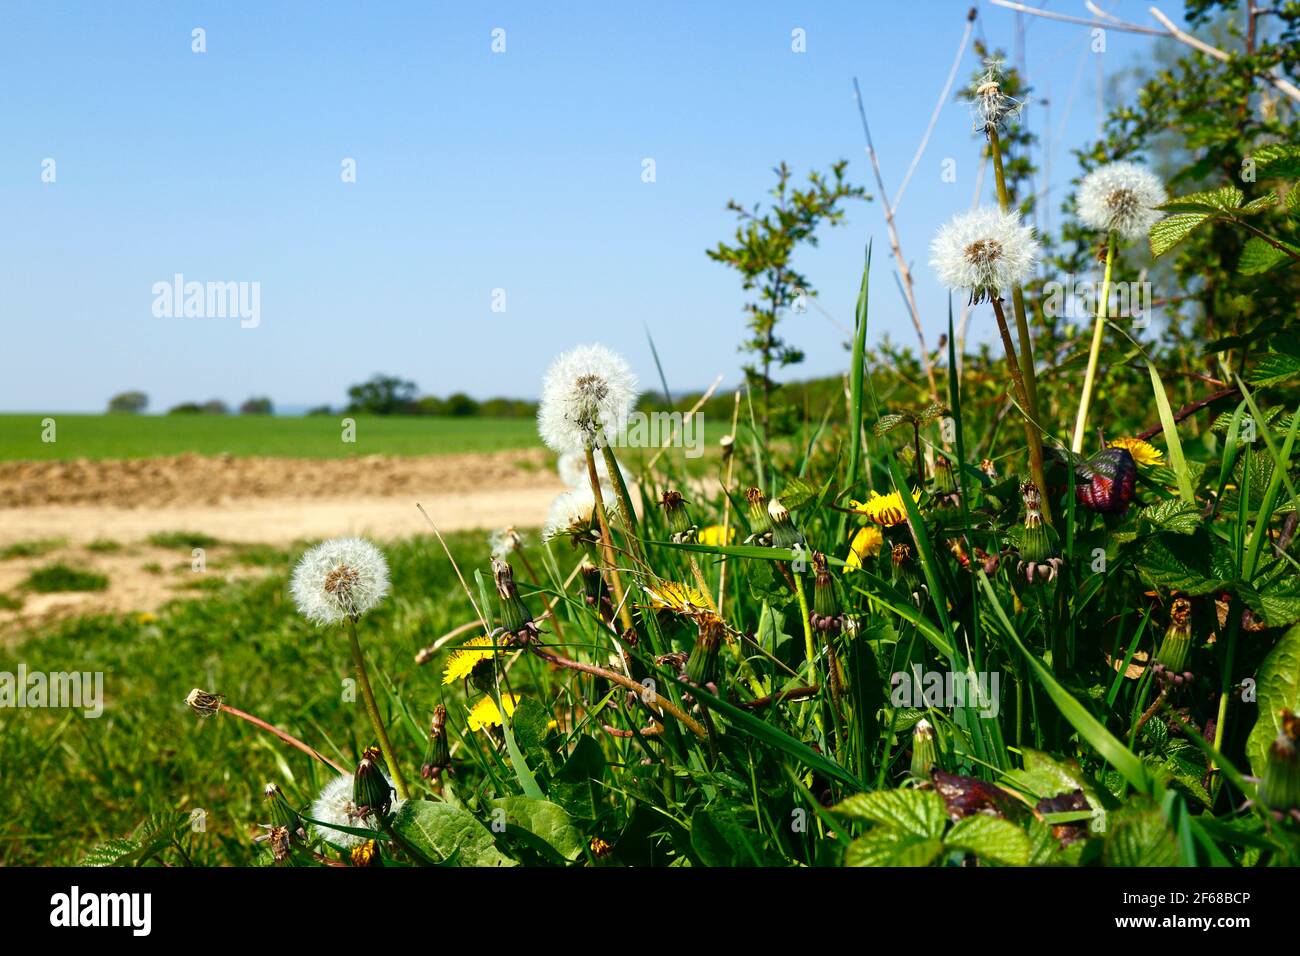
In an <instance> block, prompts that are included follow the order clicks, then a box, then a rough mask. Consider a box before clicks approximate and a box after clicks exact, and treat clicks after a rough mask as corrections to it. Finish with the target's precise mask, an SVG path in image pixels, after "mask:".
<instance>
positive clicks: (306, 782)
mask: <svg viewBox="0 0 1300 956" xmlns="http://www.w3.org/2000/svg"><path fill="white" fill-rule="evenodd" d="M449 538H450V542H451V544H452V547H453V548H454V549H455V550H456V552H457V553H458V554H459V555H462V556H464V557H465V558H466V559H467V560H469V561H471V562H476V563H478V564H479V565H481V564H482V563H483V562H484V561H485V560H486V545H485V544H484V541H483V536H482V535H462V536H457V535H452V536H449ZM385 551H386V553H387V555H388V558H389V560H390V563H391V565H392V572H393V586H394V588H395V591H394V593H395V594H400V595H401V598H400V600H389V601H386V602H385V603H384V605H383V606H382V607H381V608H380V609H379V610H377V611H376V612H374V613H373V614H372V615H370V616H368V617H367V618H366V619H365V621H364V622H363V625H362V641H363V643H364V645H365V647H366V651H367V654H368V655H369V657H370V660H371V663H372V679H373V680H374V681H375V683H376V692H377V693H379V694H380V695H381V699H382V698H384V697H386V695H385V693H384V690H383V688H384V686H386V685H387V684H388V683H389V682H390V681H396V682H397V683H396V685H395V686H396V689H397V691H398V693H399V695H400V698H401V700H402V702H403V704H404V705H405V706H407V707H409V708H410V711H411V713H412V714H413V715H416V716H417V717H418V719H419V720H420V721H424V720H425V719H427V712H428V710H429V708H431V707H432V705H433V704H434V703H435V702H436V701H438V700H442V699H447V700H448V703H449V706H450V704H451V699H452V697H453V696H456V695H458V693H459V692H458V691H457V690H456V689H454V688H446V689H444V688H443V687H442V685H441V681H440V679H441V672H440V671H439V670H438V669H437V668H438V666H439V664H438V663H434V664H429V665H426V666H424V667H420V668H417V667H415V666H414V665H413V664H412V663H411V662H412V659H413V655H414V654H415V652H416V651H417V650H418V649H420V648H421V647H424V646H426V645H428V644H430V643H432V642H433V641H434V640H436V639H437V638H438V637H439V636H440V635H442V634H443V633H445V632H446V631H448V630H450V629H451V628H452V627H454V626H455V625H457V624H460V623H463V622H464V621H465V620H468V617H469V614H470V611H469V604H468V601H466V599H465V597H464V594H463V592H461V590H460V587H459V585H458V584H457V583H456V579H455V575H454V573H453V572H452V570H451V567H450V566H449V565H448V563H447V560H446V558H445V557H444V556H443V554H442V550H441V549H440V548H439V547H438V545H437V543H436V542H435V541H433V540H432V539H416V540H412V541H408V542H404V543H402V544H399V545H395V546H391V547H387V548H386V549H385ZM264 556H266V555H264ZM297 556H298V555H297V552H294V553H292V554H290V553H287V552H286V553H284V554H283V556H282V560H281V561H280V563H279V564H278V566H277V567H275V568H274V569H273V572H272V574H271V575H270V576H268V577H267V578H265V579H261V580H258V581H254V582H237V583H232V584H229V585H228V586H226V587H224V588H222V589H220V590H219V591H216V592H213V593H211V594H205V595H204V596H202V597H200V598H198V599H195V600H190V599H188V598H185V599H180V598H178V600H177V601H176V602H174V603H172V604H170V605H168V606H166V607H164V608H163V609H161V610H160V611H159V612H158V613H157V615H156V618H155V617H151V616H138V615H122V616H96V617H86V618H80V619H77V620H73V621H69V622H66V623H64V624H62V625H60V626H58V627H57V628H55V629H53V630H51V631H48V632H46V633H43V634H40V635H39V636H35V637H33V638H31V639H30V640H29V641H28V642H27V643H25V644H23V645H21V646H18V647H15V646H13V645H8V646H4V647H0V671H8V672H11V673H12V672H14V671H15V670H16V668H17V665H18V662H19V661H21V662H23V663H25V664H26V666H27V670H28V672H33V671H62V670H69V669H76V670H79V671H92V672H93V671H102V672H104V698H105V707H104V712H103V715H102V716H101V717H99V718H97V719H86V718H84V717H82V716H81V715H80V713H74V712H71V711H68V710H53V709H45V710H13V711H8V712H6V716H5V718H4V722H5V731H4V733H3V735H0V737H2V738H3V756H4V762H5V766H9V767H28V768H33V772H30V773H27V772H24V773H14V774H5V785H4V786H3V787H0V865H18V864H56V863H66V864H72V863H76V862H78V861H80V859H81V856H82V854H83V853H84V852H85V851H86V849H87V848H88V847H89V846H91V845H92V844H94V843H96V842H98V841H101V840H106V839H109V838H111V837H117V836H122V835H125V834H127V833H129V832H130V831H131V830H132V829H133V828H134V827H135V825H136V824H137V823H139V822H140V820H141V819H143V818H144V817H146V816H148V815H150V814H152V813H160V812H164V811H181V812H183V813H186V814H188V813H189V812H190V811H191V810H193V809H195V808H203V809H205V810H206V811H207V831H206V833H204V834H201V835H196V837H195V843H194V846H193V847H192V848H191V855H192V858H193V859H194V861H195V862H197V863H207V864H218V863H220V864H239V863H251V862H253V861H254V859H255V857H256V855H257V852H258V851H257V849H256V847H255V846H254V845H253V844H252V842H251V840H250V836H249V835H250V832H251V830H252V829H253V828H254V827H255V825H256V823H257V822H260V821H261V820H262V817H263V816H265V806H264V803H265V799H264V797H263V796H262V788H263V786H264V785H265V784H266V783H267V782H268V781H272V780H274V781H276V782H277V783H279V784H280V786H281V787H283V788H284V789H285V792H286V793H287V794H289V795H290V797H291V798H292V799H294V800H295V801H306V800H307V799H310V798H311V796H312V794H313V793H314V792H315V791H316V790H318V789H319V787H320V786H321V785H323V784H324V783H325V782H326V780H327V779H328V778H329V773H328V771H325V773H322V772H321V770H322V768H321V767H320V766H319V765H317V764H314V762H313V761H311V760H308V759H307V758H305V757H303V755H302V754H300V753H299V752H297V751H295V750H291V749H288V748H285V747H282V746H280V745H279V744H278V743H276V742H275V741H274V740H273V738H270V737H268V736H267V735H265V734H261V733H259V732H257V731H255V730H254V729H253V728H251V727H250V726H248V725H247V724H244V723H242V722H240V721H238V720H235V719H234V718H231V717H229V716H226V715H219V716H218V717H216V718H214V719H212V720H209V721H200V720H198V719H197V718H196V717H194V715H193V714H191V713H190V712H189V710H188V709H187V708H186V706H185V703H184V701H185V696H186V695H187V694H188V693H189V691H190V689H191V688H193V687H195V686H199V687H203V688H204V689H205V690H211V691H215V692H218V693H222V694H225V695H226V700H227V702H228V703H230V704H232V705H234V706H237V707H240V708H242V709H244V710H247V711H250V712H252V713H254V714H256V715H258V716H259V717H262V718H263V719H266V720H269V721H271V722H273V723H276V724H279V725H281V726H283V727H284V729H286V730H287V731H289V732H290V733H292V734H294V735H296V736H298V737H300V738H301V739H303V740H306V741H308V742H310V743H311V744H312V745H313V746H315V747H317V748H318V749H320V750H321V751H322V752H323V753H325V754H327V755H329V756H331V757H334V758H336V759H339V760H340V761H341V762H343V763H345V764H346V763H348V762H349V761H350V760H351V759H352V756H351V755H353V754H355V753H357V752H359V751H360V749H361V748H364V747H365V746H366V745H368V744H369V743H371V739H370V734H371V732H370V730H369V725H368V723H367V721H366V716H365V711H364V709H363V707H362V706H361V704H360V702H357V703H341V688H342V684H341V682H342V680H343V678H344V677H346V676H348V673H349V669H348V666H349V665H348V651H347V643H346V641H345V640H344V639H343V637H342V635H341V634H339V633H338V632H337V631H335V630H321V629H316V628H313V627H311V626H310V625H308V624H307V623H305V622H304V621H303V620H302V619H301V618H300V617H299V616H298V615H297V613H296V612H295V610H294V608H293V604H292V602H291V601H290V600H289V597H288V594H287V591H286V583H287V576H288V573H289V571H290V569H291V568H292V562H293V561H294V560H295V559H296V558H297ZM534 560H535V558H534ZM381 675H382V676H381ZM426 729H427V727H419V726H417V725H416V724H415V723H414V722H410V723H402V722H400V721H399V722H398V723H397V726H396V727H395V728H394V733H393V737H394V743H395V745H396V746H397V747H399V748H400V752H401V754H402V756H403V757H404V758H405V759H406V760H407V761H408V762H409V763H413V764H415V765H417V766H418V762H419V759H420V754H421V753H422V751H423V740H422V738H423V734H424V731H425V730H426ZM36 768H39V769H38V770H37V769H36ZM37 836H39V838H34V837H37Z"/></svg>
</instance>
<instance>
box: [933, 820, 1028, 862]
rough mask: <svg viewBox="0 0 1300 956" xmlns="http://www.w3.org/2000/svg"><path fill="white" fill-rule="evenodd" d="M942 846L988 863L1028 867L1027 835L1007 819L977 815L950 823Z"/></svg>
mask: <svg viewBox="0 0 1300 956" xmlns="http://www.w3.org/2000/svg"><path fill="white" fill-rule="evenodd" d="M943 843H944V846H946V847H949V848H951V849H955V850H965V851H966V852H967V853H974V854H975V855H976V856H978V857H980V858H981V859H983V860H987V861H988V862H990V863H1000V864H1002V865H1003V866H1028V865H1029V850H1030V846H1029V836H1028V834H1026V833H1025V831H1024V830H1022V829H1020V827H1018V826H1016V825H1015V824H1014V823H1012V822H1011V821H1010V820H1002V819H1000V818H998V817H989V816H984V815H983V814H980V813H977V814H975V815H974V816H969V817H965V818H963V819H961V820H958V821H957V822H956V823H955V824H953V828H952V829H951V830H949V831H948V835H947V836H946V837H944V840H943Z"/></svg>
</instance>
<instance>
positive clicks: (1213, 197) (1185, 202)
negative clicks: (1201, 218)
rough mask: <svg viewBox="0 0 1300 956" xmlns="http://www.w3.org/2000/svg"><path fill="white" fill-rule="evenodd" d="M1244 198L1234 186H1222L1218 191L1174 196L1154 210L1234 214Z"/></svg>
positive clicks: (1211, 190)
mask: <svg viewBox="0 0 1300 956" xmlns="http://www.w3.org/2000/svg"><path fill="white" fill-rule="evenodd" d="M1245 198H1246V197H1245V195H1244V194H1243V193H1242V191H1241V190H1240V189H1238V188H1237V187H1236V186H1222V187H1220V188H1219V189H1209V190H1206V191H1205V192H1199V193H1188V194H1187V195H1186V196H1176V197H1175V198H1173V199H1171V200H1169V201H1168V202H1167V203H1164V204H1163V205H1160V206H1157V207H1156V208H1157V209H1164V210H1166V211H1168V212H1178V213H1193V212H1236V211H1237V210H1239V209H1240V208H1241V201H1242V200H1243V199H1245Z"/></svg>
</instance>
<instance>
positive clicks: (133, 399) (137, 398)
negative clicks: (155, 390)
mask: <svg viewBox="0 0 1300 956" xmlns="http://www.w3.org/2000/svg"><path fill="white" fill-rule="evenodd" d="M148 407H149V396H148V395H146V394H145V393H144V392H121V393H119V394H117V395H114V396H113V397H112V398H110V399H109V400H108V410H109V411H110V412H120V413H122V414H125V415H138V414H140V412H142V411H144V410H145V409H146V408H148Z"/></svg>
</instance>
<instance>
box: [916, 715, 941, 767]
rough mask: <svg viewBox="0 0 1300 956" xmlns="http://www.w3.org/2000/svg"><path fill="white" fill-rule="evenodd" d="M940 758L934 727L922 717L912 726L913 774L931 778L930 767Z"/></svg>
mask: <svg viewBox="0 0 1300 956" xmlns="http://www.w3.org/2000/svg"><path fill="white" fill-rule="evenodd" d="M937 759H938V754H937V751H936V750H935V746H934V728H933V727H931V726H930V722H929V721H928V720H926V719H925V718H924V717H922V718H921V719H920V720H918V721H917V722H916V726H915V727H913V728H912V768H911V769H912V776H913V777H915V778H916V779H918V780H929V779H930V769H931V768H932V767H933V766H934V765H935V761H936V760H937Z"/></svg>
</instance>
